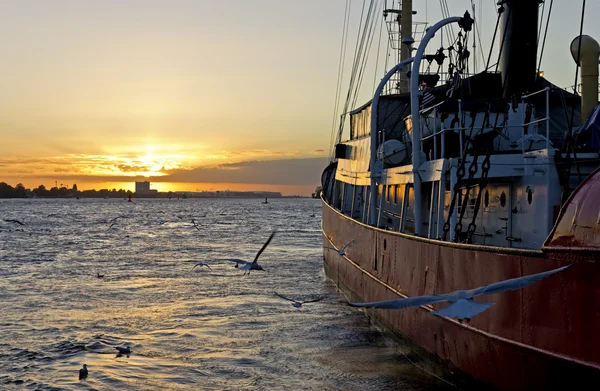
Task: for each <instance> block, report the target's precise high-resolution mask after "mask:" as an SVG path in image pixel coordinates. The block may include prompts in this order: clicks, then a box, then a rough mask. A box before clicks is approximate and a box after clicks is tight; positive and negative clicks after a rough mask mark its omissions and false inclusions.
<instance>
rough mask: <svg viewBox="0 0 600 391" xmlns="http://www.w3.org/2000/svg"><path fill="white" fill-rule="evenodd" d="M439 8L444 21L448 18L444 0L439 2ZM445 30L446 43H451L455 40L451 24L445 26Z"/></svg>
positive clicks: (448, 9)
mask: <svg viewBox="0 0 600 391" xmlns="http://www.w3.org/2000/svg"><path fill="white" fill-rule="evenodd" d="M440 7H441V8H442V16H443V18H444V19H447V18H449V17H450V8H448V2H447V1H446V0H440ZM444 29H445V30H446V36H447V38H448V42H452V41H454V40H455V39H456V35H455V34H454V29H453V28H452V25H451V24H447V25H446V26H444Z"/></svg>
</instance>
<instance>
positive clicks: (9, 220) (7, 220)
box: [4, 219, 25, 225]
mask: <svg viewBox="0 0 600 391" xmlns="http://www.w3.org/2000/svg"><path fill="white" fill-rule="evenodd" d="M4 221H6V222H7V223H15V224H19V225H25V224H23V223H21V222H20V221H19V220H16V219H4Z"/></svg>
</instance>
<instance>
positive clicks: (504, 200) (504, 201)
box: [500, 192, 506, 207]
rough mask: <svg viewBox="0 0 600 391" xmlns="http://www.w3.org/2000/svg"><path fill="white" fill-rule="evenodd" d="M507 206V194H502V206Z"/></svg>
mask: <svg viewBox="0 0 600 391" xmlns="http://www.w3.org/2000/svg"><path fill="white" fill-rule="evenodd" d="M505 205H506V193H504V192H502V194H500V206H501V207H504V206H505Z"/></svg>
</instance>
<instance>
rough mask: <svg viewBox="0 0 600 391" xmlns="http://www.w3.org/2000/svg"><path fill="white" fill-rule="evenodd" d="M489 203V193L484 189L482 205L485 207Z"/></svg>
mask: <svg viewBox="0 0 600 391" xmlns="http://www.w3.org/2000/svg"><path fill="white" fill-rule="evenodd" d="M489 204H490V193H489V192H488V191H487V190H486V191H485V194H484V195H483V205H484V206H485V207H486V208H487V207H488V205H489Z"/></svg>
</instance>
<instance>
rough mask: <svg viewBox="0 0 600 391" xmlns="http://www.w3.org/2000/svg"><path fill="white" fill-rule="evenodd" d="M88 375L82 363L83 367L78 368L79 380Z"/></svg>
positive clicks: (85, 366)
mask: <svg viewBox="0 0 600 391" xmlns="http://www.w3.org/2000/svg"><path fill="white" fill-rule="evenodd" d="M87 375H88V369H87V365H86V364H83V368H81V369H80V370H79V380H82V379H85V378H86V377H87Z"/></svg>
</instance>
